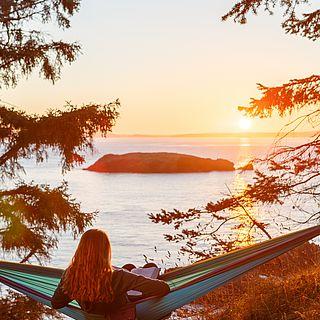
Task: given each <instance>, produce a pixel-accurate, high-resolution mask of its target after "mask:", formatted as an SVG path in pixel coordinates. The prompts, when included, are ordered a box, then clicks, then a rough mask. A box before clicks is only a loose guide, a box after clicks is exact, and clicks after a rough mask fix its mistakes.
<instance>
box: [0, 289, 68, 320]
mask: <svg viewBox="0 0 320 320" xmlns="http://www.w3.org/2000/svg"><path fill="white" fill-rule="evenodd" d="M43 314H45V315H46V319H48V320H51V319H52V320H54V319H55V320H60V319H63V318H62V317H61V316H60V315H59V314H58V313H57V312H56V311H55V310H53V309H51V308H48V307H46V306H44V305H43V304H42V303H39V302H36V301H35V300H32V299H28V298H27V297H25V296H22V295H20V294H18V293H16V292H14V291H12V290H9V291H8V293H7V295H6V296H5V297H2V298H0V319H1V320H21V319H23V320H41V319H43Z"/></svg>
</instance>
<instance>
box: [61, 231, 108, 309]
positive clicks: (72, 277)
mask: <svg viewBox="0 0 320 320" xmlns="http://www.w3.org/2000/svg"><path fill="white" fill-rule="evenodd" d="M111 276H112V265H111V245H110V241H109V237H108V235H107V234H106V233H105V232H104V231H102V230H99V229H91V230H88V231H86V232H85V233H84V234H83V235H82V237H81V240H80V243H79V245H78V248H77V250H76V252H75V254H74V256H73V258H72V260H71V263H70V265H69V267H68V268H67V270H66V272H65V274H64V276H63V279H62V289H63V291H65V292H66V293H67V294H68V295H69V296H70V298H72V299H74V300H78V301H88V302H98V301H103V302H107V303H110V302H112V301H113V291H112V287H111Z"/></svg>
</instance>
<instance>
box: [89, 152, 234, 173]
mask: <svg viewBox="0 0 320 320" xmlns="http://www.w3.org/2000/svg"><path fill="white" fill-rule="evenodd" d="M85 170H89V171H96V172H109V173H192V172H210V171H233V170H235V168H234V164H233V163H232V162H231V161H228V160H225V159H216V160H213V159H210V158H201V157H196V156H192V155H187V154H180V153H169V152H151V153H149V152H148V153H143V152H134V153H126V154H106V155H104V156H103V157H101V158H100V159H98V160H97V161H96V162H95V163H94V164H93V165H91V166H89V167H88V168H86V169H85Z"/></svg>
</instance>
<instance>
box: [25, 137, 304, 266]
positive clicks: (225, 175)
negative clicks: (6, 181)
mask: <svg viewBox="0 0 320 320" xmlns="http://www.w3.org/2000/svg"><path fill="white" fill-rule="evenodd" d="M299 139H301V138H292V139H288V140H289V141H287V143H288V144H296V143H298V142H299ZM273 142H274V139H273V138H182V137H181V138H132V137H131V138H108V139H102V138H98V139H95V141H94V144H95V152H94V154H89V155H88V156H87V161H86V164H84V165H83V166H82V167H78V168H75V169H73V170H71V171H70V172H68V173H67V174H65V175H62V173H61V168H60V167H59V159H58V157H57V156H56V155H52V154H51V155H50V157H49V159H48V161H47V162H45V163H42V164H40V165H37V164H36V163H35V161H34V160H33V159H29V160H24V161H22V163H23V165H24V167H25V171H26V173H25V175H22V178H23V179H24V180H25V181H28V182H30V181H34V182H36V183H48V184H50V185H52V186H56V185H58V184H59V183H60V182H61V181H62V180H65V181H67V182H68V184H69V191H70V193H71V194H72V196H73V197H74V198H75V199H76V200H77V201H78V202H80V203H81V208H82V210H83V211H84V212H91V211H96V210H98V212H99V213H98V215H97V218H96V220H95V221H94V225H93V226H94V227H97V228H102V229H105V230H106V231H107V232H108V234H109V236H110V239H111V242H112V247H113V263H114V265H119V266H120V265H123V264H125V263H134V264H136V265H142V264H144V263H145V256H147V257H148V258H152V259H154V260H155V262H157V263H158V264H159V265H165V266H170V265H171V266H172V265H174V264H175V263H176V261H175V258H174V257H175V254H176V253H177V251H178V247H179V246H178V245H177V244H172V243H168V242H167V241H165V240H164V238H163V234H164V233H170V232H171V231H172V227H171V226H163V225H158V224H154V223H152V222H151V221H150V219H149V218H148V214H150V213H157V212H159V211H160V210H161V209H166V210H171V209H173V208H176V209H180V210H185V209H188V208H195V207H201V206H204V205H205V204H206V203H207V202H209V201H214V200H217V199H219V198H221V197H222V196H223V195H224V194H226V193H227V192H228V188H230V189H234V188H236V187H237V186H238V185H239V184H240V185H241V184H242V185H244V184H245V183H246V182H247V181H250V179H251V178H252V175H253V172H252V171H246V172H240V171H234V172H209V173H188V174H109V173H96V172H90V171H86V170H83V168H85V167H87V166H88V165H90V164H92V163H93V162H94V161H95V160H97V159H98V158H99V157H101V156H102V155H104V154H107V153H114V154H121V153H127V152H139V151H140V152H159V151H164V152H178V153H185V154H191V155H196V156H201V157H209V158H213V159H216V158H224V159H228V160H231V161H233V162H234V163H235V164H236V165H240V164H244V163H246V162H247V161H248V160H249V159H251V158H253V157H263V156H265V155H266V154H267V153H268V152H270V151H271V150H272V145H273ZM281 210H282V213H283V210H285V211H287V212H288V214H289V210H290V207H289V206H287V207H285V206H284V207H283V208H282V209H281ZM262 218H263V217H262ZM266 219H267V220H268V219H270V217H266ZM276 232H277V231H276V230H275V231H274V233H276ZM78 241H79V239H74V238H73V236H72V235H71V234H70V233H68V232H67V233H65V234H63V235H61V237H60V238H59V246H58V248H57V249H55V250H54V251H53V255H52V260H51V261H50V265H52V266H59V267H66V266H67V265H68V263H69V261H70V259H71V257H72V255H73V252H74V250H75V248H76V246H77V244H78ZM168 252H170V258H169V257H168V255H169V254H168Z"/></svg>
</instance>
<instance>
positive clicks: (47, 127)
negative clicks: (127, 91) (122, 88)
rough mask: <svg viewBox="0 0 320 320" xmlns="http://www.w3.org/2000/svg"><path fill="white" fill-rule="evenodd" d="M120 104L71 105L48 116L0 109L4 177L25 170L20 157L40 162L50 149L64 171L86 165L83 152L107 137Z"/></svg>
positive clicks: (0, 139) (1, 164)
mask: <svg viewBox="0 0 320 320" xmlns="http://www.w3.org/2000/svg"><path fill="white" fill-rule="evenodd" d="M119 105H120V103H119V101H118V100H117V101H115V102H113V103H109V104H108V105H98V104H88V105H85V106H82V107H81V108H78V107H77V106H73V105H71V104H68V105H67V106H66V108H65V109H64V110H57V109H55V110H50V111H49V112H48V113H47V114H46V115H42V116H39V115H28V114H26V113H25V112H22V111H15V110H14V109H8V108H6V107H5V106H2V107H1V106H0V144H1V145H2V146H4V151H3V154H1V155H0V166H1V168H2V170H1V175H2V177H4V176H7V177H13V176H15V174H16V173H17V172H16V171H17V170H19V169H20V170H21V169H23V168H22V166H21V165H20V163H19V162H18V160H19V158H30V157H31V156H35V157H36V161H37V162H42V161H44V160H45V159H46V158H47V156H48V152H47V150H48V148H51V149H53V150H56V151H57V152H58V154H59V156H60V157H61V165H62V169H63V171H65V170H69V169H70V168H72V167H73V166H74V165H76V164H81V163H83V162H84V157H83V155H81V153H80V152H81V151H85V150H87V149H90V150H92V149H93V145H92V138H93V135H94V134H95V133H97V132H100V133H101V134H102V135H103V136H105V135H106V134H107V133H108V132H110V131H111V128H112V127H113V125H114V124H115V120H116V119H117V117H118V111H117V107H118V106H119Z"/></svg>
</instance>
